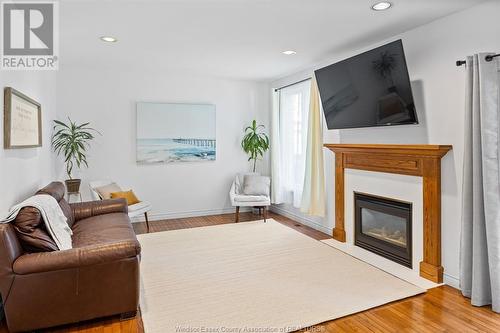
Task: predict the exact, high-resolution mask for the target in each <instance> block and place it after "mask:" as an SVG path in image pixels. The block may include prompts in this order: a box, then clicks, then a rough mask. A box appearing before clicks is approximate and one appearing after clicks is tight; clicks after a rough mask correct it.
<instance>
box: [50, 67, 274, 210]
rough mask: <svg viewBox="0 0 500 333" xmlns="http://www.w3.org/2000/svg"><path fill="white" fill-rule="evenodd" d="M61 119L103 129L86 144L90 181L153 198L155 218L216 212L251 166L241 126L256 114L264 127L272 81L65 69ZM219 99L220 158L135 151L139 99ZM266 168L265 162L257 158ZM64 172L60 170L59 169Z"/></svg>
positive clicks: (85, 172)
mask: <svg viewBox="0 0 500 333" xmlns="http://www.w3.org/2000/svg"><path fill="white" fill-rule="evenodd" d="M58 89H59V90H60V94H59V95H58V107H59V109H58V117H59V118H65V117H67V116H70V117H71V118H72V119H73V120H75V121H78V122H87V121H88V122H90V123H91V125H92V126H93V127H94V128H96V129H97V130H99V131H100V132H101V133H102V137H98V138H97V139H96V141H95V142H94V143H93V145H92V148H91V150H90V158H89V164H90V168H89V169H86V170H82V172H81V174H80V176H81V178H82V179H83V184H82V186H83V191H84V192H83V194H84V199H89V198H90V197H89V192H88V187H87V182H88V181H89V180H96V179H112V180H114V181H116V182H117V183H118V184H120V185H122V187H130V188H132V189H133V190H134V192H135V193H136V194H137V195H138V197H139V199H143V200H148V201H150V202H151V203H152V204H153V211H152V212H151V217H152V218H170V217H180V216H193V215H205V214H215V213H221V212H228V211H233V210H232V209H230V202H229V196H228V193H229V188H230V185H231V182H232V180H233V179H234V176H235V174H236V173H238V172H241V171H247V170H249V168H250V164H249V163H248V162H247V157H246V155H245V153H244V152H243V151H242V150H241V147H240V141H241V138H242V136H243V129H244V128H245V126H247V125H248V124H249V123H250V121H251V120H252V119H254V118H256V119H257V121H258V122H260V123H263V124H265V125H266V127H267V126H268V123H269V122H268V115H269V111H268V108H269V94H268V93H269V85H268V84H265V83H253V82H245V81H232V80H227V79H218V78H208V77H196V76H193V75H180V74H169V73H161V72H156V73H148V72H128V71H111V70H106V69H94V70H91V69H87V68H74V67H71V68H62V69H61V70H60V72H59V76H58ZM137 101H143V102H144V101H151V102H174V103H209V104H214V105H216V117H217V124H216V128H217V159H216V161H214V162H210V161H207V162H186V163H171V164H164V165H141V166H138V165H137V164H136V161H135V156H136V122H135V117H136V102H137ZM260 166H261V167H262V168H263V170H262V169H261V170H262V171H263V172H264V173H267V170H268V167H267V161H266V162H264V163H260ZM59 171H61V170H59ZM59 176H60V177H61V178H64V174H63V173H62V171H61V172H59Z"/></svg>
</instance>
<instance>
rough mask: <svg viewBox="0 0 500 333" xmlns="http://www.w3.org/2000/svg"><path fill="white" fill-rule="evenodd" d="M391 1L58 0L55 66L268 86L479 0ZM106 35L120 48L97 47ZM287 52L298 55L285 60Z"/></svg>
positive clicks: (479, 0) (287, 57)
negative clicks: (379, 5)
mask: <svg viewBox="0 0 500 333" xmlns="http://www.w3.org/2000/svg"><path fill="white" fill-rule="evenodd" d="M391 1H392V2H393V3H394V6H393V8H391V9H390V10H388V11H385V12H374V11H373V10H371V9H370V6H371V4H372V3H373V2H375V0H164V1H160V0H149V1H138V0H137V1H118V0H115V1H110V0H107V1H102V0H100V1H75V0H63V1H61V2H60V17H61V26H60V36H61V57H60V59H61V68H62V69H64V68H65V67H70V66H73V65H78V66H86V67H87V66H88V67H94V66H99V67H101V66H106V67H112V68H118V69H122V70H131V69H135V70H147V71H149V70H151V71H158V70H162V71H181V72H184V73H197V74H202V75H215V76H220V77H231V78H237V79H251V80H269V79H275V78H279V77H281V76H283V75H287V74H290V73H293V72H294V71H297V70H300V69H302V68H305V67H306V66H308V65H311V64H313V63H316V62H318V61H320V60H322V59H325V58H327V57H328V56H329V55H330V54H332V53H333V52H336V51H343V50H345V49H347V48H359V47H363V46H364V45H369V44H372V43H374V42H376V41H379V40H383V39H386V38H389V37H391V36H393V35H397V34H399V33H401V32H404V31H406V30H409V29H412V28H414V27H416V26H419V25H423V24H425V23H428V22H430V21H433V20H435V19H437V18H439V17H442V16H446V15H449V14H451V13H453V12H456V11H459V10H463V9H465V8H467V7H470V6H473V5H476V4H478V3H480V2H482V0H391ZM102 35H112V36H115V37H117V38H118V39H119V41H118V42H117V43H103V42H101V41H100V40H99V39H98V37H99V36H102ZM290 49H291V50H295V51H297V54H296V55H293V56H285V55H283V54H281V52H282V51H284V50H290Z"/></svg>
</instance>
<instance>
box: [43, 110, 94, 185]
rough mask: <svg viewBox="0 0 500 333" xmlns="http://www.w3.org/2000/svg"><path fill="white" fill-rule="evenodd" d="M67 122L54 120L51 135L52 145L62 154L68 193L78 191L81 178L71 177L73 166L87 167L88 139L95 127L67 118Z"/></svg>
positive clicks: (89, 139)
mask: <svg viewBox="0 0 500 333" xmlns="http://www.w3.org/2000/svg"><path fill="white" fill-rule="evenodd" d="M68 121H69V122H68V124H65V123H64V122H62V121H59V120H54V123H55V125H54V134H53V136H52V147H53V149H54V151H55V152H56V153H57V155H61V154H62V155H64V163H65V164H66V174H67V176H68V178H69V179H67V180H65V181H64V182H65V183H66V188H67V190H68V193H77V192H79V191H80V183H81V179H73V177H72V171H73V168H74V167H75V165H76V167H77V168H81V167H82V166H85V167H88V166H89V165H88V163H87V155H86V154H87V148H89V147H90V141H92V140H93V139H94V134H95V133H98V134H99V132H97V131H96V130H95V129H93V128H91V127H88V125H89V123H83V124H80V125H79V124H77V123H76V122H73V121H71V119H69V118H68Z"/></svg>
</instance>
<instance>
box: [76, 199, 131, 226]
mask: <svg viewBox="0 0 500 333" xmlns="http://www.w3.org/2000/svg"><path fill="white" fill-rule="evenodd" d="M70 207H71V209H72V210H73V215H74V217H75V222H77V221H80V220H83V219H86V218H89V217H92V216H97V215H103V214H110V213H125V214H127V213H128V206H127V201H126V200H125V199H109V200H97V201H87V202H80V203H72V204H70Z"/></svg>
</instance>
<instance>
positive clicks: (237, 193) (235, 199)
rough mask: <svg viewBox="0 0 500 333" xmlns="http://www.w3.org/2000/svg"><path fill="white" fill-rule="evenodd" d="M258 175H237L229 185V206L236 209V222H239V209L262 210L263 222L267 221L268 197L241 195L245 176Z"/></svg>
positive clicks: (269, 199)
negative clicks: (251, 208)
mask: <svg viewBox="0 0 500 333" xmlns="http://www.w3.org/2000/svg"><path fill="white" fill-rule="evenodd" d="M251 174H257V175H258V173H251V172H249V173H239V174H237V175H236V178H235V179H234V181H233V184H232V185H231V190H230V191H229V198H230V199H231V205H232V206H233V207H236V218H235V220H236V222H239V221H240V207H258V208H259V212H260V209H261V208H263V209H264V222H266V219H267V207H268V206H270V205H271V198H270V196H268V195H267V196H265V195H246V194H244V193H243V179H244V177H245V175H251Z"/></svg>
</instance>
